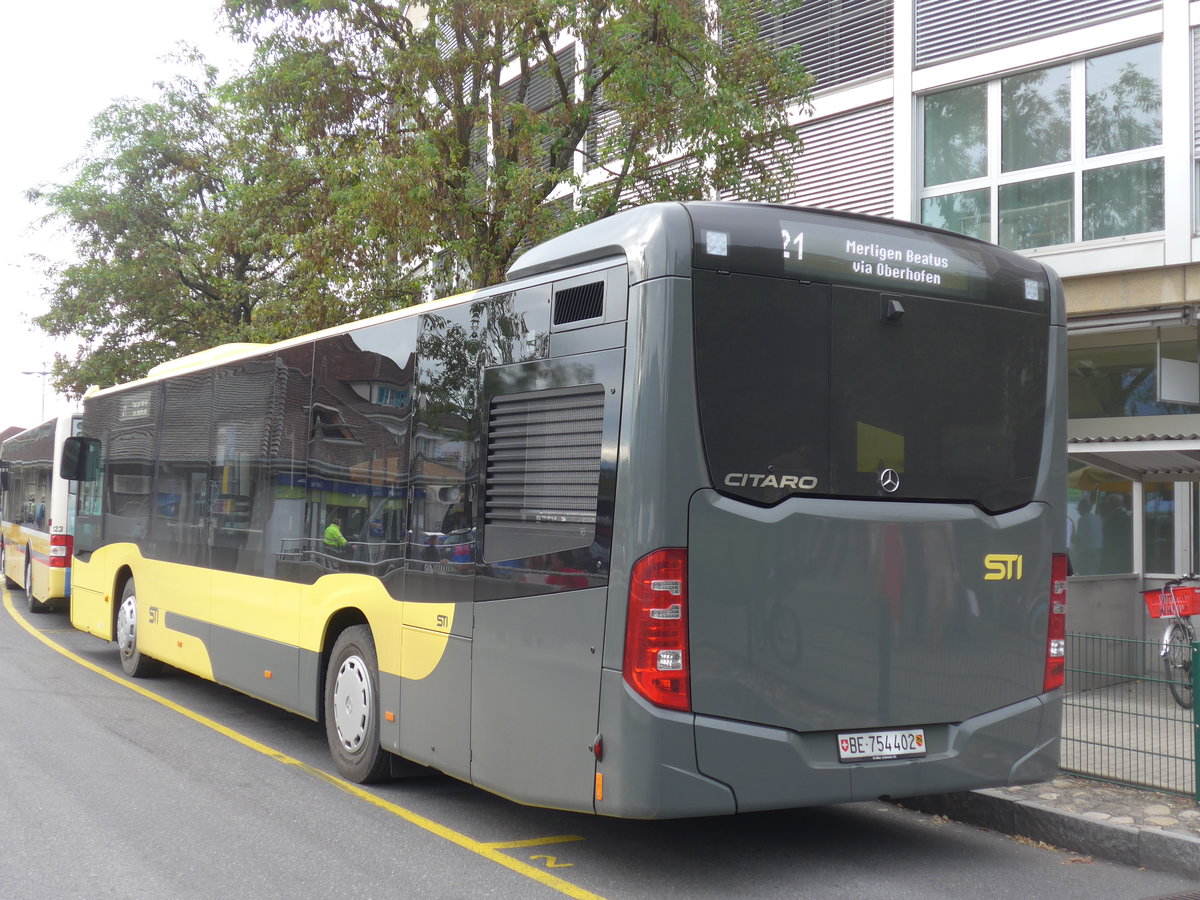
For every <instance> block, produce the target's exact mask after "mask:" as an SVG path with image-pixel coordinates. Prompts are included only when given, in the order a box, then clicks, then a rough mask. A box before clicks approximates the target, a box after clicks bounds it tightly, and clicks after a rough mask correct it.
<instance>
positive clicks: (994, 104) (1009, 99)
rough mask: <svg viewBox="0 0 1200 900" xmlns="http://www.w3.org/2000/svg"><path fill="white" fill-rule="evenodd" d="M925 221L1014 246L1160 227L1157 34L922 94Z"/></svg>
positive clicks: (1046, 244)
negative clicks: (1136, 43)
mask: <svg viewBox="0 0 1200 900" xmlns="http://www.w3.org/2000/svg"><path fill="white" fill-rule="evenodd" d="M922 113H923V129H922V135H923V138H924V145H923V150H922V156H923V163H922V183H921V221H922V222H924V223H925V224H927V225H934V226H937V227H939V228H946V229H949V230H951V231H957V232H960V233H962V234H969V235H972V236H974V237H980V238H985V239H987V240H992V241H995V242H997V243H999V244H1001V245H1003V246H1005V247H1009V248H1012V249H1015V250H1029V249H1034V248H1037V247H1051V246H1057V245H1062V244H1070V243H1075V242H1077V241H1092V240H1100V239H1104V238H1114V237H1122V236H1124V235H1131V234H1144V233H1151V232H1156V231H1162V230H1163V222H1164V216H1163V157H1162V153H1163V148H1162V62H1161V45H1159V44H1157V43H1155V44H1147V45H1145V46H1141V47H1133V48H1129V49H1125V50H1120V51H1117V52H1115V53H1107V54H1104V55H1102V56H1095V57H1091V58H1087V59H1079V60H1075V61H1074V62H1070V63H1063V64H1060V65H1056V66H1050V67H1048V68H1045V69H1037V70H1034V71H1031V72H1021V73H1017V74H1014V75H1008V76H1005V77H1003V78H996V79H993V80H992V81H989V82H985V83H982V84H972V85H966V86H964V87H956V88H953V89H950V90H946V91H939V92H937V93H935V94H928V95H926V96H925V97H924V98H923V100H922Z"/></svg>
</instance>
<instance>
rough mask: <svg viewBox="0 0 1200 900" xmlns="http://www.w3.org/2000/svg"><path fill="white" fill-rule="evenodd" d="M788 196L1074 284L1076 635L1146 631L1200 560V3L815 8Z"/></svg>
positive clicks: (789, 32)
mask: <svg viewBox="0 0 1200 900" xmlns="http://www.w3.org/2000/svg"><path fill="white" fill-rule="evenodd" d="M769 30H771V32H772V34H773V36H774V37H775V38H776V39H779V40H783V41H787V42H795V43H798V44H799V45H800V46H801V47H802V48H803V54H804V56H803V58H804V59H805V60H806V61H807V63H808V65H809V67H810V70H811V71H812V72H814V73H815V74H816V76H817V79H818V83H817V91H816V95H815V100H814V104H813V111H812V115H811V116H810V117H805V118H804V119H803V120H802V121H799V122H798V124H797V127H798V129H799V133H800V136H801V138H802V140H803V145H804V150H803V153H791V154H790V155H780V156H779V157H778V158H777V160H776V161H777V163H778V164H779V165H780V166H783V167H784V171H785V172H787V174H788V178H787V184H788V187H787V189H786V190H785V191H784V193H783V194H782V195H781V196H780V197H779V198H778V199H779V200H782V201H786V202H793V203H799V204H805V205H813V206H821V207H830V208H836V209H844V210H851V211H854V212H862V213H872V214H878V215H886V216H892V217H895V218H899V219H908V220H913V221H920V222H925V223H927V224H930V225H936V226H939V227H942V228H948V229H951V230H954V231H959V232H962V233H965V234H971V235H975V236H977V237H980V238H984V239H986V240H990V241H994V242H996V243H999V244H1001V245H1003V246H1006V247H1010V248H1013V249H1017V250H1020V251H1022V252H1024V253H1026V254H1028V255H1030V256H1034V257H1037V258H1038V259H1041V260H1043V261H1045V262H1047V263H1049V264H1050V265H1051V266H1052V267H1053V268H1054V269H1055V270H1057V271H1058V273H1059V274H1060V275H1061V276H1062V278H1063V282H1064V286H1065V289H1066V296H1067V308H1068V313H1069V315H1070V319H1071V332H1070V372H1069V381H1070V416H1071V421H1070V425H1069V442H1070V443H1069V452H1070V457H1071V473H1070V476H1069V494H1070V500H1071V503H1070V511H1071V520H1072V521H1071V523H1070V525H1069V527H1070V528H1071V530H1072V531H1073V547H1072V560H1073V563H1074V566H1075V573H1076V577H1075V579H1074V583H1073V586H1072V595H1071V596H1072V604H1071V605H1072V618H1073V620H1074V621H1073V627H1075V628H1086V629H1088V630H1092V629H1102V630H1104V631H1107V632H1109V633H1118V634H1141V633H1142V632H1143V629H1144V628H1145V624H1146V623H1145V619H1144V615H1143V612H1142V609H1141V604H1140V602H1139V601H1138V594H1137V591H1138V590H1140V589H1141V588H1142V587H1143V585H1144V584H1145V583H1147V582H1150V583H1153V582H1154V580H1155V577H1156V576H1168V575H1170V574H1172V573H1178V572H1182V571H1191V570H1195V569H1200V525H1198V524H1197V523H1198V522H1200V495H1198V493H1197V483H1198V481H1200V356H1198V352H1197V342H1198V331H1197V312H1198V310H1200V205H1198V202H1197V197H1198V182H1200V174H1198V173H1200V165H1198V162H1200V75H1198V69H1197V56H1198V55H1200V2H1197V3H1189V2H1187V0H1163V2H1143V0H982V2H981V0H894V2H892V0H811V2H806V3H805V4H803V6H802V7H801V8H800V9H799V10H798V11H797V12H795V13H792V14H789V15H787V16H778V15H777V16H774V17H773V18H772V19H771V20H770V24H769Z"/></svg>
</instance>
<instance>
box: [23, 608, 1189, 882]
mask: <svg viewBox="0 0 1200 900" xmlns="http://www.w3.org/2000/svg"><path fill="white" fill-rule="evenodd" d="M4 600H5V604H4V608H3V609H0V760H2V764H0V845H2V847H3V849H2V852H0V900H7V898H20V900H24V898H30V900H40V898H69V897H80V898H83V897H87V898H100V897H116V898H141V897H147V898H151V897H152V898H156V900H161V898H193V897H195V898H213V897H216V898H221V900H235V898H265V897H305V898H315V897H344V898H355V900H359V898H387V897H403V898H409V897H419V898H425V897H432V898H438V897H447V898H449V897H455V898H457V897H512V898H526V897H547V898H550V897H555V896H569V897H594V896H600V897H609V898H618V897H619V898H625V897H631V898H641V897H646V898H650V897H653V898H662V897H729V896H735V895H737V896H741V897H793V898H794V897H801V898H854V900H860V898H887V900H904V898H920V900H936V898H963V897H978V898H992V897H1018V898H1041V897H1048V898H1049V897H1052V898H1055V900H1069V898H1087V900H1096V898H1147V897H1158V896H1162V895H1167V894H1171V893H1180V892H1183V891H1185V890H1189V889H1194V888H1195V885H1192V884H1190V883H1189V882H1187V881H1185V880H1183V879H1180V878H1177V877H1175V876H1171V875H1164V874H1160V873H1155V872H1148V871H1139V870H1137V869H1133V868H1128V867H1122V866H1119V865H1114V864H1111V863H1105V862H1101V861H1093V860H1090V859H1085V858H1079V857H1077V856H1075V855H1073V854H1069V853H1064V852H1061V851H1057V850H1053V849H1049V848H1045V847H1038V846H1032V845H1029V844H1027V843H1022V842H1020V841H1018V840H1014V839H1012V838H1009V837H1005V836H1003V835H999V834H996V833H992V832H988V831H984V830H980V829H977V828H974V827H970V826H965V825H959V824H956V823H952V822H947V821H946V820H944V819H939V818H936V817H931V816H927V815H923V814H920V813H915V812H911V811H907V810H902V809H898V808H896V807H894V806H892V805H890V804H886V803H858V804H852V805H846V806H835V807H818V808H813V809H805V810H794V811H788V812H780V813H769V814H755V815H747V816H741V817H728V818H713V819H696V820H686V821H672V822H622V821H614V820H609V819H601V818H595V817H588V816H580V815H575V814H568V813H560V812H555V811H549V810H539V809H531V808H527V807H522V806H519V805H517V804H514V803H511V802H509V801H507V800H504V799H502V798H499V797H495V796H493V795H491V794H488V793H486V792H484V791H481V790H477V789H475V788H472V787H470V786H469V785H466V784H463V783H461V782H458V781H455V780H454V779H451V778H448V777H446V776H442V775H436V774H434V775H429V776H425V777H419V778H415V779H407V780H404V781H396V782H391V783H388V784H383V785H376V786H372V787H370V788H369V789H364V788H360V787H358V786H352V785H347V784H346V783H345V782H341V781H340V779H338V778H336V776H334V775H332V774H331V773H332V771H333V769H332V766H331V764H330V762H329V759H328V754H327V751H326V748H325V739H324V733H323V731H322V730H321V728H320V726H318V725H317V724H315V723H312V722H308V721H306V720H304V719H301V718H298V717H295V716H292V715H290V714H288V713H285V712H281V711H279V710H276V709H274V708H272V707H270V706H266V705H264V704H261V703H259V702H257V701H254V700H251V699H249V698H246V697H242V696H240V695H238V694H235V693H233V692H231V691H229V690H226V689H225V688H222V687H220V686H218V685H214V684H210V683H208V682H204V681H201V680H199V679H196V678H193V677H191V676H187V675H183V674H181V673H178V672H175V671H173V670H168V671H167V673H165V674H164V675H162V676H160V677H158V678H154V679H143V680H139V681H136V682H135V681H132V680H129V679H127V678H125V676H124V675H123V673H122V672H121V668H120V664H119V663H118V661H117V657H116V652H115V650H114V648H113V646H112V645H111V644H105V643H103V642H101V641H98V640H96V639H95V638H93V637H91V636H89V635H85V634H82V633H80V632H76V631H74V630H73V629H72V628H71V626H70V623H69V622H68V620H67V616H66V614H65V613H46V614H40V615H31V614H29V613H27V612H25V611H24V596H23V595H22V594H21V592H19V591H11V592H10V591H5V592H4Z"/></svg>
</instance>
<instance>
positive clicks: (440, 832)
mask: <svg viewBox="0 0 1200 900" xmlns="http://www.w3.org/2000/svg"><path fill="white" fill-rule="evenodd" d="M3 594H4V608H5V609H7V610H8V614H9V615H10V616H12V618H13V620H14V621H15V622H16V623H17V624H18V625H20V626H21V627H22V628H24V629H25V630H26V631H28V632H29V633H30V634H31V635H33V636H34V637H35V638H37V639H38V640H39V641H41V642H42V643H43V644H45V645H46V646H47V647H49V648H50V649H51V650H54V651H55V652H57V653H61V654H62V655H63V656H65V657H66V658H67V659H69V660H71V661H72V662H75V663H78V664H79V665H81V666H83V667H84V668H85V669H89V670H90V671H92V672H95V673H96V674H97V675H102V676H104V677H105V678H107V679H108V680H109V681H111V682H113V683H115V684H119V685H121V686H122V687H125V688H128V689H129V690H131V691H133V692H134V693H136V694H140V695H141V696H143V697H145V698H146V699H147V700H153V701H154V702H155V703H158V704H160V705H162V706H165V707H166V708H167V709H170V710H172V711H174V712H177V713H179V714H180V715H181V716H185V717H187V718H189V719H191V720H192V721H193V722H197V723H199V724H200V725H203V726H205V727H206V728H211V729H212V730H213V731H215V732H217V733H218V734H222V735H224V736H225V737H227V738H229V739H230V740H232V741H236V742H237V743H239V744H241V745H242V746H243V747H248V748H249V749H251V750H254V751H256V752H257V753H261V754H262V755H263V756H268V757H270V758H271V759H273V760H275V761H276V762H279V763H283V764H284V765H286V766H293V767H295V768H297V769H299V770H300V771H302V772H304V773H305V774H307V775H311V776H312V777H313V778H316V779H318V780H319V781H323V782H325V783H326V784H329V785H332V786H333V787H335V788H337V789H338V790H340V791H344V792H345V793H347V794H350V795H351V796H352V797H357V798H358V799H359V800H365V801H366V802H367V803H370V804H371V805H372V806H377V807H379V808H380V809H383V810H386V811H387V812H390V813H392V815H394V816H398V817H399V818H401V819H403V820H404V821H406V822H408V823H410V824H412V825H416V826H417V827H418V828H423V829H424V830H425V831H428V832H429V833H430V834H434V835H436V836H437V837H440V838H442V839H443V840H445V841H449V842H450V843H452V844H456V845H457V846H459V847H462V848H463V849H464V850H469V851H471V852H472V853H474V854H476V855H477V856H482V857H483V858H484V859H487V860H490V861H491V862H494V863H496V864H497V865H501V866H504V867H505V868H506V869H510V870H512V871H513V872H516V873H517V874H518V875H524V876H525V877H526V878H529V879H531V880H533V881H537V882H539V883H541V884H544V885H546V886H547V887H549V888H552V889H554V890H556V891H558V892H559V893H560V894H565V895H566V896H568V897H573V898H576V900H604V898H603V897H601V896H600V895H599V894H593V893H592V892H591V891H588V890H585V889H584V888H581V887H579V886H578V885H574V884H571V883H570V882H569V881H564V880H563V879H561V878H557V877H555V876H554V875H551V874H550V873H549V872H546V871H544V870H542V869H539V868H537V867H536V866H531V865H529V864H528V863H525V862H522V861H521V860H518V859H514V858H513V857H511V856H507V855H505V854H504V853H501V852H500V851H501V849H503V848H505V847H519V846H536V844H532V843H531V844H527V843H526V842H524V841H517V842H515V843H494V844H489V843H485V842H483V841H477V840H475V839H474V838H470V837H467V836H466V835H465V834H462V833H461V832H458V831H455V830H454V829H452V828H447V827H446V826H445V825H442V824H440V823H438V822H435V821H433V820H432V819H427V818H426V817H425V816H422V815H420V814H419V813H415V812H413V811H412V810H410V809H405V808H404V807H403V806H399V805H397V804H395V803H392V802H391V801H389V800H384V799H383V798H382V797H378V796H376V795H375V794H372V793H371V792H370V791H367V790H364V789H363V788H361V787H359V786H358V785H356V784H351V783H350V782H348V781H343V780H342V779H341V778H338V777H337V776H336V775H331V774H329V773H328V772H323V771H322V770H320V769H318V768H316V767H315V766H310V765H308V763H305V762H301V761H300V760H298V759H295V758H294V757H291V756H288V755H287V754H286V753H283V752H282V751H280V750H276V749H274V748H273V747H268V746H267V745H266V744H263V743H260V742H258V741H256V740H254V738H251V737H247V736H246V735H244V734H241V733H240V732H237V731H234V730H233V729H232V728H227V727H226V726H224V725H222V724H221V723H220V722H217V721H215V720H213V719H210V718H208V717H207V716H204V715H201V714H200V713H198V712H195V711H194V710H191V709H188V708H187V707H186V706H180V705H179V704H178V703H176V702H175V701H173V700H168V699H167V698H166V697H164V696H162V695H161V694H156V693H154V691H150V690H147V689H146V688H144V687H142V686H141V685H139V684H135V683H133V682H131V681H128V680H126V679H124V678H122V677H120V676H119V675H115V674H113V673H112V672H109V671H108V670H107V669H103V668H101V667H100V666H98V665H96V664H95V663H92V662H89V661H88V660H86V659H84V658H83V657H82V656H79V655H78V654H76V653H74V652H72V651H71V650H68V649H67V648H66V647H63V646H62V645H61V644H57V643H55V642H54V641H52V640H50V638H48V637H46V635H44V634H43V633H42V632H41V631H39V630H38V629H36V628H34V627H33V626H32V625H30V624H29V623H28V622H27V621H26V620H25V618H24V616H22V615H20V614H19V613H18V612H17V611H16V609H15V608H14V607H13V604H12V598H11V596H10V595H9V592H8V591H7V590H4V591H3ZM535 840H536V839H535ZM545 840H548V842H553V843H559V842H563V841H567V840H582V838H579V837H576V836H574V835H570V836H566V837H559V838H549V839H545Z"/></svg>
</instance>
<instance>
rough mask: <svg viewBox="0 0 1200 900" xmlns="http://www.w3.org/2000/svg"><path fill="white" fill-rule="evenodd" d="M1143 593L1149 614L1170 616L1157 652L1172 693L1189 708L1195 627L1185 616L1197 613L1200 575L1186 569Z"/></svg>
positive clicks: (1180, 702) (1177, 701)
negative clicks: (1158, 587)
mask: <svg viewBox="0 0 1200 900" xmlns="http://www.w3.org/2000/svg"><path fill="white" fill-rule="evenodd" d="M1187 582H1196V584H1194V585H1190V584H1187ZM1144 593H1145V596H1146V609H1147V611H1148V612H1149V613H1150V616H1151V618H1154V619H1160V618H1166V617H1170V621H1169V622H1168V623H1167V627H1166V630H1165V631H1163V636H1162V648H1161V649H1160V650H1159V651H1158V655H1159V656H1161V657H1162V661H1163V667H1164V669H1165V670H1166V681H1167V687H1168V688H1169V689H1170V691H1171V696H1172V697H1174V698H1175V702H1176V703H1178V704H1179V705H1180V706H1182V707H1183V708H1184V709H1191V708H1192V700H1193V698H1192V642H1193V641H1195V640H1196V631H1195V629H1194V628H1192V623H1191V621H1190V620H1189V619H1188V616H1194V615H1200V576H1197V575H1195V574H1194V573H1188V574H1187V575H1182V576H1180V577H1179V578H1173V579H1171V580H1170V581H1168V582H1167V583H1166V584H1164V585H1163V586H1162V588H1161V589H1160V590H1155V591H1145V592H1144Z"/></svg>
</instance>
